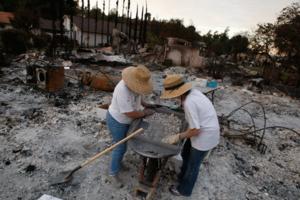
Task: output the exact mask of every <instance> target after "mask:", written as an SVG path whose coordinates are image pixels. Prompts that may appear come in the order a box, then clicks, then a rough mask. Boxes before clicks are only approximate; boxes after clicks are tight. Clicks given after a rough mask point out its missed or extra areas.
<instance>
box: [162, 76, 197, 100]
mask: <svg viewBox="0 0 300 200" xmlns="http://www.w3.org/2000/svg"><path fill="white" fill-rule="evenodd" d="M191 89H192V83H186V82H185V81H184V79H183V77H182V76H181V75H178V74H174V75H168V76H167V77H166V78H165V80H164V91H163V93H162V95H161V96H160V98H162V99H172V98H176V97H179V96H181V95H183V94H184V93H186V92H188V91H189V90H191Z"/></svg>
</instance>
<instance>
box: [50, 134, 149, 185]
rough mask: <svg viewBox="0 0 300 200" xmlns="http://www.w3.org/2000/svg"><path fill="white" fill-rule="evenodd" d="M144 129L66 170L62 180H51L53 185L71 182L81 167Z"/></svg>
mask: <svg viewBox="0 0 300 200" xmlns="http://www.w3.org/2000/svg"><path fill="white" fill-rule="evenodd" d="M143 130H144V129H143V128H140V129H138V130H136V131H135V132H133V133H131V134H130V135H128V136H127V137H125V138H124V139H122V140H120V141H119V142H117V143H115V144H113V145H112V146H110V147H108V148H107V149H105V150H103V151H101V152H100V153H98V154H96V155H94V156H93V157H91V158H89V159H87V160H86V161H85V162H83V163H82V164H81V165H79V166H77V167H75V168H74V169H73V170H71V171H69V172H65V173H63V174H66V175H65V176H64V178H63V179H62V180H61V177H60V178H59V177H58V178H54V179H53V180H52V181H51V182H52V183H51V186H53V185H61V184H64V183H67V182H69V181H70V180H71V179H72V178H73V174H74V173H75V172H76V171H78V170H79V169H81V168H83V167H85V166H87V165H88V164H90V163H92V162H93V161H95V160H96V159H97V158H99V157H101V156H102V155H104V154H106V153H107V152H109V151H111V150H113V149H114V148H116V147H117V146H119V145H120V144H123V143H125V142H126V141H128V140H130V139H131V138H133V137H134V136H136V135H137V134H139V133H141V132H142V131H143Z"/></svg>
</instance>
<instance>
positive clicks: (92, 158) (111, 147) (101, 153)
mask: <svg viewBox="0 0 300 200" xmlns="http://www.w3.org/2000/svg"><path fill="white" fill-rule="evenodd" d="M143 130H144V129H142V128H140V129H138V130H136V131H135V132H133V133H131V134H130V135H128V136H127V137H125V138H124V139H122V140H120V141H119V142H117V143H115V144H113V145H112V146H110V147H108V148H107V149H105V150H103V151H101V152H100V153H98V154H96V155H94V156H93V157H91V158H89V159H88V160H86V161H85V162H84V163H82V164H81V165H80V167H81V168H82V167H84V166H86V165H88V164H90V163H91V162H93V161H94V160H96V159H97V158H99V157H101V156H102V155H104V154H106V153H107V152H109V151H111V150H113V149H114V148H116V147H117V146H119V145H120V144H123V143H125V142H126V141H128V140H130V139H131V138H133V137H134V136H136V135H137V134H139V133H141V132H142V131H143Z"/></svg>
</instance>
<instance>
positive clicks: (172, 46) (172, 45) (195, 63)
mask: <svg viewBox="0 0 300 200" xmlns="http://www.w3.org/2000/svg"><path fill="white" fill-rule="evenodd" d="M165 60H171V61H172V64H173V65H178V66H186V67H188V66H190V67H204V65H205V58H204V57H202V56H200V49H199V48H196V47H192V44H191V43H190V42H188V41H185V40H183V39H179V38H167V44H166V45H165V56H164V61H165Z"/></svg>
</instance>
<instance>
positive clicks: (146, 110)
mask: <svg viewBox="0 0 300 200" xmlns="http://www.w3.org/2000/svg"><path fill="white" fill-rule="evenodd" d="M154 113H155V111H154V110H152V109H147V108H146V109H145V110H144V114H145V116H149V115H153V114H154Z"/></svg>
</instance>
